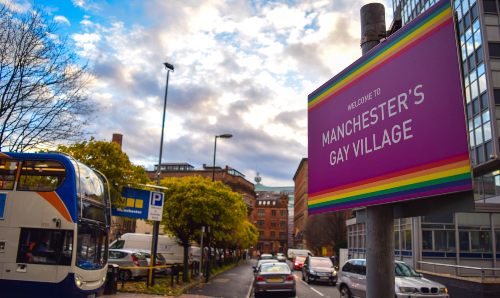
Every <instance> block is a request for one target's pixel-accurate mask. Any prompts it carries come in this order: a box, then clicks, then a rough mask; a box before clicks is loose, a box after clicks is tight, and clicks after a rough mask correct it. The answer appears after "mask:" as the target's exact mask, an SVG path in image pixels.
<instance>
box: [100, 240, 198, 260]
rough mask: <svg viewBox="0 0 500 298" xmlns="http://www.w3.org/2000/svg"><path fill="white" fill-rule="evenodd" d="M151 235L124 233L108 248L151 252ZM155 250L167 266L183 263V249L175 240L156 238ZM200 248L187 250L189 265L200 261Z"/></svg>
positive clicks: (194, 247)
mask: <svg viewBox="0 0 500 298" xmlns="http://www.w3.org/2000/svg"><path fill="white" fill-rule="evenodd" d="M152 239H153V236H152V235H151V234H139V233H126V234H123V235H122V236H121V237H120V238H119V239H116V240H115V241H113V242H111V244H110V245H109V248H112V249H139V250H151V242H152ZM157 250H158V252H159V253H161V254H162V255H163V256H164V257H165V260H166V262H167V264H182V263H183V261H184V248H183V247H182V246H181V245H180V244H179V242H178V241H177V238H175V237H171V236H163V235H160V236H158V246H157ZM200 251H201V250H200V248H199V247H196V246H191V247H190V249H189V257H188V261H189V263H191V262H193V261H198V262H199V260H200V255H201V252H200Z"/></svg>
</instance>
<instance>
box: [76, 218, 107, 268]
mask: <svg viewBox="0 0 500 298" xmlns="http://www.w3.org/2000/svg"><path fill="white" fill-rule="evenodd" d="M107 243H108V236H107V232H106V230H105V229H103V228H100V227H98V226H95V225H91V224H86V223H80V224H78V241H77V251H76V265H77V266H78V267H80V268H82V269H85V270H95V269H101V268H103V267H104V265H106V260H107V252H108V249H107Z"/></svg>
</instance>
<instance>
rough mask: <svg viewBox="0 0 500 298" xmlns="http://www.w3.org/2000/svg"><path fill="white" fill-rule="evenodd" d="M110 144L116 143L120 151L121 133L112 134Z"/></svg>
mask: <svg viewBox="0 0 500 298" xmlns="http://www.w3.org/2000/svg"><path fill="white" fill-rule="evenodd" d="M111 142H113V143H117V144H118V146H120V149H122V142H123V135H122V134H121V133H114V134H113V138H112V139H111Z"/></svg>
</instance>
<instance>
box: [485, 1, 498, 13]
mask: <svg viewBox="0 0 500 298" xmlns="http://www.w3.org/2000/svg"><path fill="white" fill-rule="evenodd" d="M483 9H484V12H485V13H497V1H496V0H483Z"/></svg>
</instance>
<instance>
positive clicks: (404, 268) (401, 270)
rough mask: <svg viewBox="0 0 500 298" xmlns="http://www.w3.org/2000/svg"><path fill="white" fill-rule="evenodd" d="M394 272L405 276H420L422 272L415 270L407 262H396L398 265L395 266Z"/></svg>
mask: <svg viewBox="0 0 500 298" xmlns="http://www.w3.org/2000/svg"><path fill="white" fill-rule="evenodd" d="M394 271H395V272H394V274H395V275H396V276H403V277H420V276H421V275H420V273H418V272H417V271H415V269H413V268H412V267H410V266H409V265H408V264H406V263H396V266H395V268H394Z"/></svg>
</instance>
